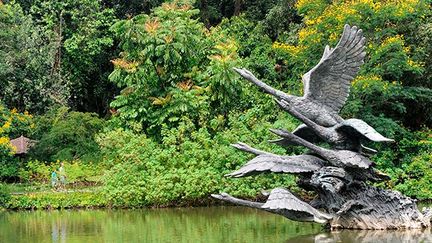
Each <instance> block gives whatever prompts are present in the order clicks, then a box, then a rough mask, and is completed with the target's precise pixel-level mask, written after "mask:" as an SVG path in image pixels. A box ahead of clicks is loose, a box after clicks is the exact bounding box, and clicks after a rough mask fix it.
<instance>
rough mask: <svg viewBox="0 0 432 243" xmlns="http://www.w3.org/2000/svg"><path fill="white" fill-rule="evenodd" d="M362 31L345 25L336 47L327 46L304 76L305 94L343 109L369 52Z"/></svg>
mask: <svg viewBox="0 0 432 243" xmlns="http://www.w3.org/2000/svg"><path fill="white" fill-rule="evenodd" d="M362 33H363V32H362V30H361V29H358V28H357V27H356V26H353V27H350V26H349V25H345V27H344V31H343V33H342V37H341V39H340V40H339V43H338V44H337V45H336V47H335V48H334V49H331V48H330V47H329V46H326V47H325V50H324V54H323V56H322V57H321V60H320V61H319V63H318V64H317V65H316V66H315V67H314V68H312V69H311V70H310V71H309V72H307V73H306V74H305V75H303V77H302V80H303V85H304V91H305V92H304V97H306V98H310V99H313V100H315V101H318V102H319V103H321V104H324V105H326V106H327V107H329V108H331V109H332V110H333V111H335V112H339V111H340V109H341V108H342V106H343V105H344V104H345V102H346V100H347V98H348V95H349V91H350V87H351V81H352V80H353V79H354V77H355V76H356V74H357V72H358V70H359V69H360V66H361V65H362V64H363V59H364V57H365V55H366V53H365V52H364V47H365V41H366V40H365V38H364V37H363V34H362Z"/></svg>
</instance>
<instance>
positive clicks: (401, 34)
mask: <svg viewBox="0 0 432 243" xmlns="http://www.w3.org/2000/svg"><path fill="white" fill-rule="evenodd" d="M295 7H296V9H297V11H298V14H300V15H301V16H302V17H303V25H302V28H301V29H300V30H299V31H298V35H297V38H296V41H291V42H275V43H274V44H273V49H274V50H275V51H276V53H277V54H278V56H279V57H281V58H282V59H283V60H284V65H285V66H286V68H287V70H289V71H290V76H289V77H288V79H289V80H292V81H291V82H296V85H297V87H298V89H301V87H302V84H301V82H300V77H301V75H302V74H303V73H305V72H307V71H308V70H309V69H310V68H312V67H313V66H314V65H315V64H316V63H318V61H319V59H320V57H321V55H322V52H323V49H324V46H325V45H326V44H329V45H330V46H333V47H334V46H335V45H336V44H337V41H338V40H339V37H340V35H341V32H342V30H343V26H344V25H345V24H350V25H356V26H358V27H359V28H361V29H363V31H364V33H365V36H366V38H367V44H366V45H367V47H366V52H367V56H366V59H365V64H364V65H363V67H362V69H361V70H360V74H361V75H360V76H358V77H357V78H356V80H355V81H354V83H353V86H354V88H353V92H352V96H351V99H350V102H351V104H348V105H347V107H346V108H345V109H344V112H345V113H346V114H349V115H356V114H358V115H361V114H370V115H373V116H380V115H382V114H385V116H388V117H391V118H392V119H394V120H401V121H402V122H404V123H405V125H407V126H413V127H419V126H420V125H421V124H422V123H424V122H426V123H428V122H429V124H432V120H431V119H430V118H427V117H426V116H424V115H423V114H430V113H431V112H432V108H431V107H430V106H425V105H423V104H426V103H427V102H430V101H431V98H430V97H431V95H432V91H431V90H430V89H429V88H430V87H428V86H427V85H426V82H425V80H423V75H424V72H425V68H424V64H425V62H426V61H428V58H427V56H428V55H427V54H426V53H423V54H422V53H420V52H419V51H418V49H420V48H418V47H417V46H416V44H417V43H416V41H415V38H416V34H415V33H416V32H417V31H416V28H419V26H421V25H423V24H424V23H425V22H427V21H426V19H427V18H428V16H429V17H430V16H431V9H430V5H429V4H428V3H427V1H421V0H402V1H400V0H387V1H374V0H349V1H348V0H341V1H331V2H329V1H326V0H299V1H297V3H296V5H295ZM353 102H354V103H353ZM413 103H415V104H414V105H413ZM372 104H373V105H372ZM407 106H415V107H416V109H412V110H407V109H406V107H407ZM410 113H411V114H410ZM405 116H406V117H411V116H418V117H419V120H418V121H413V120H411V119H403V118H402V117H405Z"/></svg>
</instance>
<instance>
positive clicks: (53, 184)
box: [51, 170, 58, 189]
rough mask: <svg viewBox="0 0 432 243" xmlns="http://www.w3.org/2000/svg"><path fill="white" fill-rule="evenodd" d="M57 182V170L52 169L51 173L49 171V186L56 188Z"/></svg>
mask: <svg viewBox="0 0 432 243" xmlns="http://www.w3.org/2000/svg"><path fill="white" fill-rule="evenodd" d="M57 184H58V177H57V172H56V171H55V170H53V171H52V173H51V187H52V188H53V189H56V188H57Z"/></svg>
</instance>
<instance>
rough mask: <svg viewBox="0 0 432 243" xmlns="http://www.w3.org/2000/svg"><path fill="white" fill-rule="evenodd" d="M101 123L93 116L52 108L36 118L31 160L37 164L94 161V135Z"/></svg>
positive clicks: (100, 120)
mask: <svg viewBox="0 0 432 243" xmlns="http://www.w3.org/2000/svg"><path fill="white" fill-rule="evenodd" d="M102 127H103V120H102V119H99V118H98V117H97V115H96V114H94V113H84V112H76V111H69V109H68V108H66V107H59V108H56V109H52V110H51V111H50V112H48V113H47V114H45V115H43V116H40V117H37V118H36V128H35V132H34V134H35V137H36V138H37V139H38V140H39V141H38V143H37V144H36V146H34V147H33V148H32V150H31V154H30V155H31V157H33V158H36V159H38V160H41V161H56V160H68V161H71V160H76V159H81V160H82V161H84V162H87V161H93V162H98V159H99V158H98V154H99V147H98V145H97V143H96V142H95V141H94V136H95V134H96V133H98V132H99V131H100V130H101V129H102Z"/></svg>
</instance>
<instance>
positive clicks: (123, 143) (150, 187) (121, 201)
mask: <svg viewBox="0 0 432 243" xmlns="http://www.w3.org/2000/svg"><path fill="white" fill-rule="evenodd" d="M252 114H253V113H252ZM213 122H215V123H216V121H213ZM213 122H210V123H213ZM228 122H230V123H232V127H233V129H232V130H226V131H224V132H221V133H218V134H215V135H214V136H212V135H211V134H210V133H209V131H208V130H207V129H206V128H196V127H195V125H194V124H193V123H191V122H190V121H189V122H186V121H184V122H182V123H181V124H180V126H179V127H178V128H177V129H174V128H173V129H168V128H166V129H163V131H162V134H163V138H162V143H161V144H158V143H156V142H154V141H152V140H151V139H149V138H147V137H146V136H145V135H140V134H134V133H132V132H131V131H124V130H121V129H118V130H115V131H111V132H108V133H105V134H103V135H101V136H100V137H99V139H98V142H99V144H100V145H101V147H102V151H103V153H104V158H105V162H106V163H108V164H109V165H111V166H112V167H111V169H110V170H109V171H108V172H107V174H106V176H105V189H104V193H105V195H106V196H107V198H108V200H109V201H110V203H112V204H113V205H115V206H134V207H136V206H143V205H169V204H175V203H176V202H177V203H178V202H183V203H186V202H190V201H194V200H200V199H203V198H207V197H208V196H209V195H210V194H211V193H217V192H220V191H227V192H230V193H233V194H234V195H240V196H247V197H255V196H256V195H257V193H258V192H259V191H260V190H261V189H262V188H268V189H269V188H273V187H276V186H281V185H283V186H287V187H294V180H293V177H291V176H280V175H279V176H274V175H263V176H258V177H254V178H244V179H239V180H235V179H226V178H224V177H223V175H224V174H227V173H229V172H230V171H232V170H234V169H236V168H237V167H238V166H239V165H240V164H244V163H245V162H246V161H247V159H250V158H251V156H250V155H248V154H246V153H242V152H238V151H236V150H235V149H234V148H232V147H231V146H230V145H229V144H230V143H234V142H236V141H238V140H240V141H244V142H249V143H251V144H254V145H255V144H257V143H258V145H257V147H260V148H263V149H268V150H270V151H275V152H279V153H283V152H285V150H284V149H281V148H278V147H276V146H274V145H270V144H268V143H267V142H266V139H270V136H269V135H270V134H269V132H268V130H267V129H268V128H269V127H270V126H271V125H274V124H272V123H269V122H265V121H259V120H255V119H254V117H253V116H250V115H249V116H240V117H239V116H236V115H233V116H232V120H231V121H228ZM280 124H285V126H289V127H290V128H294V126H295V124H294V123H293V122H292V120H291V119H290V118H289V117H284V119H282V120H281V122H280V123H278V124H276V125H279V126H280ZM294 189H295V188H294Z"/></svg>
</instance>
